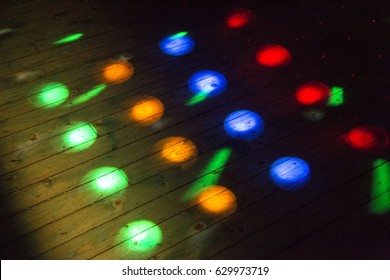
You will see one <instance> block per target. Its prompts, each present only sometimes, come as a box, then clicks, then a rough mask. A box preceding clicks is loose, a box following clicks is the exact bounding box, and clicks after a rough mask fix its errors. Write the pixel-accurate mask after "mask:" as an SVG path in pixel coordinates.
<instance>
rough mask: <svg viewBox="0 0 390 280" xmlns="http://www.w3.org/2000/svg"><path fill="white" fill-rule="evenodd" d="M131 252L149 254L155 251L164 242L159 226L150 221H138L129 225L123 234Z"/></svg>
mask: <svg viewBox="0 0 390 280" xmlns="http://www.w3.org/2000/svg"><path fill="white" fill-rule="evenodd" d="M121 235H122V236H123V237H124V239H125V240H126V244H127V245H128V248H129V249H130V250H131V251H136V252H149V251H152V250H155V249H156V248H157V247H158V246H159V245H160V244H161V241H162V237H163V235H162V232H161V229H160V227H159V226H157V225H156V224H155V223H153V222H151V221H148V220H138V221H134V222H131V223H129V224H127V225H126V226H125V227H124V228H123V230H122V234H121Z"/></svg>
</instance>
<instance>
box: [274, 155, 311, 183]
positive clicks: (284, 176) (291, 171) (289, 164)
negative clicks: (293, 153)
mask: <svg viewBox="0 0 390 280" xmlns="http://www.w3.org/2000/svg"><path fill="white" fill-rule="evenodd" d="M270 173H271V180H272V182H274V184H275V185H276V186H277V187H280V188H283V189H285V190H289V191H293V190H299V189H302V188H303V187H304V186H305V185H306V183H307V182H308V181H309V180H310V167H309V165H308V164H307V163H306V162H305V161H304V160H303V159H300V158H296V157H282V158H280V159H278V160H277V161H275V162H274V163H273V164H272V166H271V170H270Z"/></svg>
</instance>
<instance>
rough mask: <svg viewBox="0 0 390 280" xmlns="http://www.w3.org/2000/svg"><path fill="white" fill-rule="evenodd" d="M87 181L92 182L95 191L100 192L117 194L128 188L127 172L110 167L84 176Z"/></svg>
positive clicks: (95, 170)
mask: <svg viewBox="0 0 390 280" xmlns="http://www.w3.org/2000/svg"><path fill="white" fill-rule="evenodd" d="M84 180H85V181H87V182H88V181H92V185H93V189H95V190H98V191H100V192H101V191H104V192H107V191H110V192H115V191H118V190H121V189H124V188H126V187H127V186H128V181H127V176H126V174H125V172H123V171H122V170H120V169H118V168H116V167H110V166H104V167H100V168H97V169H94V170H92V171H90V172H88V173H87V175H85V176H84Z"/></svg>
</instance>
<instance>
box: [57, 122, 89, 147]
mask: <svg viewBox="0 0 390 280" xmlns="http://www.w3.org/2000/svg"><path fill="white" fill-rule="evenodd" d="M73 127H74V128H73V129H70V130H69V131H68V132H67V133H65V135H64V143H65V145H66V146H67V147H71V148H72V149H70V150H69V151H70V152H79V151H82V150H85V149H87V148H89V147H90V146H92V145H93V143H95V141H96V138H97V133H96V128H95V127H93V126H92V125H91V124H88V123H77V124H75V125H73Z"/></svg>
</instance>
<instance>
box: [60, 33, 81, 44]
mask: <svg viewBox="0 0 390 280" xmlns="http://www.w3.org/2000/svg"><path fill="white" fill-rule="evenodd" d="M83 36H84V34H83V33H75V34H71V35H69V36H66V37H64V38H62V39H59V40H57V41H55V42H54V43H53V45H60V44H65V43H70V42H73V41H76V40H78V39H80V38H81V37H83Z"/></svg>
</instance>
